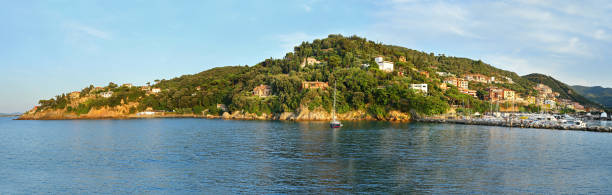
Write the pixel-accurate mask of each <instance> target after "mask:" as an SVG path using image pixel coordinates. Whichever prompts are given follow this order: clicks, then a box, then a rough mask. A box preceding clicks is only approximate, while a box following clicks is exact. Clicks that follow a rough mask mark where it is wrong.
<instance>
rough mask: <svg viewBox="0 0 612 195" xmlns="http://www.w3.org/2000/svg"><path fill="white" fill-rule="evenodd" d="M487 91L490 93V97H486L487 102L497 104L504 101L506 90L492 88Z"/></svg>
mask: <svg viewBox="0 0 612 195" xmlns="http://www.w3.org/2000/svg"><path fill="white" fill-rule="evenodd" d="M487 91H489V95H488V96H487V97H485V100H489V101H492V102H496V101H499V100H502V99H504V89H500V88H497V87H491V88H489V89H487Z"/></svg>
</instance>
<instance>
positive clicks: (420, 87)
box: [410, 84, 427, 93]
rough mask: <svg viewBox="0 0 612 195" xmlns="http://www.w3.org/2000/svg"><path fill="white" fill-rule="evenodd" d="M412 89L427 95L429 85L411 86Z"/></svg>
mask: <svg viewBox="0 0 612 195" xmlns="http://www.w3.org/2000/svg"><path fill="white" fill-rule="evenodd" d="M410 89H414V90H418V91H422V92H423V93H427V84H410Z"/></svg>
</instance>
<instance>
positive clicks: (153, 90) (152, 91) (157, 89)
mask: <svg viewBox="0 0 612 195" xmlns="http://www.w3.org/2000/svg"><path fill="white" fill-rule="evenodd" d="M159 92H161V89H160V88H153V89H151V93H154V94H155V93H159Z"/></svg>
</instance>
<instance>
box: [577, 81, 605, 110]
mask: <svg viewBox="0 0 612 195" xmlns="http://www.w3.org/2000/svg"><path fill="white" fill-rule="evenodd" d="M572 89H574V90H575V91H576V92H578V93H579V94H581V95H582V96H584V97H586V98H588V99H589V100H591V101H594V102H597V103H599V104H602V105H603V106H605V107H606V108H612V88H604V87H601V86H595V87H585V86H580V85H574V86H572Z"/></svg>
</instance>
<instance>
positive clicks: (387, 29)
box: [368, 0, 612, 82]
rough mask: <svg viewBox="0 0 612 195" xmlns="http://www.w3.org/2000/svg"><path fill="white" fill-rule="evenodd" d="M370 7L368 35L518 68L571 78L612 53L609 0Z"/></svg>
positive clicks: (445, 0)
mask: <svg viewBox="0 0 612 195" xmlns="http://www.w3.org/2000/svg"><path fill="white" fill-rule="evenodd" d="M375 5H376V6H377V7H375V8H374V9H372V10H373V13H371V14H372V15H374V16H375V17H376V18H375V20H374V21H375V23H374V24H373V25H372V28H371V29H370V32H368V34H370V35H372V36H370V37H376V38H379V39H383V40H384V41H386V42H391V44H397V43H409V44H408V45H404V46H408V47H413V49H420V50H421V49H423V48H426V49H425V51H426V52H429V51H444V53H445V54H447V55H458V54H459V55H461V54H463V55H462V56H461V57H468V58H472V59H483V60H485V62H488V63H491V64H493V65H496V66H499V67H500V68H504V69H508V70H511V71H516V72H518V73H524V74H525V73H532V72H541V73H545V74H551V75H562V76H563V77H564V78H561V79H563V80H578V79H575V78H572V76H574V77H578V75H580V73H579V72H587V70H584V69H586V68H593V67H585V64H601V63H602V62H604V64H602V65H599V66H606V65H605V63H609V61H610V60H605V59H607V58H609V57H608V56H610V55H612V53H610V51H612V47H611V46H612V45H610V44H609V42H610V41H612V34H610V32H612V30H611V28H610V27H611V26H612V1H605V0H594V1H585V2H575V1H565V0H560V1H556V0H511V1H478V2H473V1H451V0H433V1H424V0H423V1H420V0H387V1H385V2H384V3H377V4H375ZM414 47H416V48H414ZM607 66H609V64H608V65H607ZM563 71H567V72H571V73H572V74H564V73H563ZM594 82H596V81H594Z"/></svg>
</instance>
